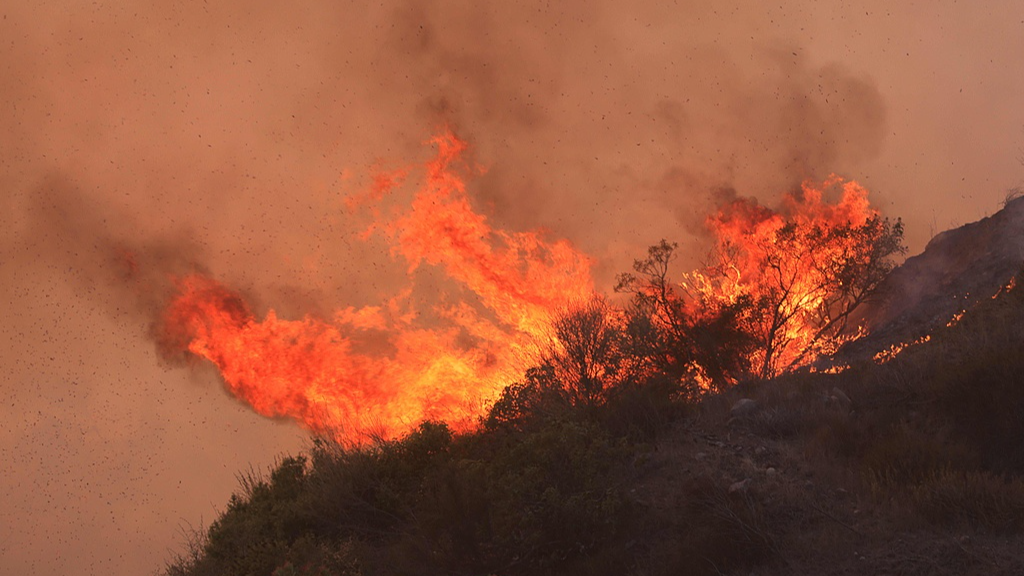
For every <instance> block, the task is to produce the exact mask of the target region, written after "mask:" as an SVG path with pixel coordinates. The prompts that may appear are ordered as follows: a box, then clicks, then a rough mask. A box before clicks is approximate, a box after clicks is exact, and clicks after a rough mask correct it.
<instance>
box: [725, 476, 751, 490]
mask: <svg viewBox="0 0 1024 576" xmlns="http://www.w3.org/2000/svg"><path fill="white" fill-rule="evenodd" d="M750 482H751V479H750V478H746V479H744V480H740V481H739V482H734V483H733V484H732V486H729V494H735V493H736V492H746V491H747V486H749V485H750Z"/></svg>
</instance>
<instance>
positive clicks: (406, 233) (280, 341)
mask: <svg viewBox="0 0 1024 576" xmlns="http://www.w3.org/2000/svg"><path fill="white" fill-rule="evenodd" d="M431 143H432V144H434V145H435V146H436V147H437V149H438V154H437V157H436V158H435V159H434V160H432V161H431V162H429V163H427V165H426V166H425V169H424V170H423V177H422V184H421V185H420V186H419V188H418V190H417V191H416V193H415V196H414V198H413V200H412V202H411V205H410V206H409V207H408V209H407V210H406V211H405V212H404V213H399V214H397V215H396V216H394V217H393V218H390V219H384V218H380V217H379V215H378V219H377V221H376V222H375V223H374V225H373V226H372V227H371V228H370V230H368V232H367V234H368V235H369V234H382V235H383V236H384V237H385V238H387V239H388V240H389V241H390V242H391V243H392V253H393V256H396V257H400V258H402V259H404V261H405V262H406V263H407V264H408V268H407V270H408V274H409V279H410V283H413V282H414V281H415V276H416V272H417V269H419V268H420V267H421V266H424V265H430V266H434V267H437V268H439V269H441V270H443V271H444V272H445V274H446V275H447V277H448V278H449V279H450V280H452V281H454V282H455V283H457V284H458V285H461V286H462V287H464V288H465V289H468V293H469V294H470V297H469V298H467V299H465V300H462V301H458V302H456V303H455V304H441V303H440V302H442V301H443V299H442V298H441V297H440V296H439V303H437V304H435V305H434V306H431V307H430V309H429V310H418V309H416V308H414V307H413V306H412V304H411V302H410V300H411V299H410V298H408V292H400V293H399V294H398V295H396V296H394V297H391V298H389V299H387V300H386V301H385V302H384V303H383V304H382V305H381V306H374V307H365V308H358V309H357V308H352V307H349V308H344V309H341V310H339V311H338V312H336V313H335V314H334V317H333V318H314V317H310V316H307V317H305V318H302V319H299V320H287V319H282V318H279V317H278V316H277V314H276V313H275V312H274V311H273V310H271V311H269V312H267V314H266V315H265V317H263V318H262V319H260V318H257V317H256V316H255V315H254V314H253V312H252V311H251V310H250V308H249V306H248V304H247V303H246V302H245V301H244V299H243V298H242V297H241V295H240V294H239V293H238V292H236V291H233V290H231V289H229V288H227V287H226V286H223V285H222V284H220V283H218V282H217V281H216V280H213V279H211V278H208V277H206V276H203V275H199V274H192V275H188V276H184V277H180V278H177V279H176V280H175V284H176V287H177V291H176V294H175V295H174V297H173V298H172V300H171V301H170V303H169V304H168V306H167V307H166V309H165V310H164V313H163V315H162V318H161V322H160V330H159V335H158V338H159V339H160V341H161V344H162V349H164V350H169V351H172V352H173V351H185V350H187V351H188V352H189V353H191V354H192V355H195V356H198V357H200V358H205V359H206V360H209V361H210V362H212V363H213V364H215V365H216V366H217V368H218V369H219V370H220V372H221V375H222V377H223V379H224V382H225V384H226V386H227V388H228V389H229V391H230V392H231V393H232V394H234V395H235V396H236V397H237V398H239V399H241V400H243V401H245V402H247V403H248V404H250V405H251V406H252V407H253V409H254V410H256V411H257V412H258V413H260V414H263V415H265V416H275V417H278V416H284V417H289V418H294V419H295V420H297V421H298V422H300V423H301V424H302V425H304V426H306V427H307V428H310V429H314V430H318V431H321V432H328V433H334V434H336V435H338V436H344V437H346V438H348V439H353V438H355V437H357V436H358V435H359V434H361V433H367V432H369V433H372V434H374V435H380V436H383V437H393V436H396V435H399V434H401V433H403V432H405V431H407V430H408V429H410V428H411V427H413V426H415V425H417V424H418V423H419V422H420V421H422V420H423V419H427V418H431V419H442V420H444V421H446V422H448V423H449V424H451V425H452V426H453V427H454V428H455V429H457V430H464V429H468V428H471V427H472V426H473V425H474V424H475V422H476V420H477V417H478V416H480V415H481V414H482V413H483V410H484V409H485V407H486V406H487V405H488V403H489V402H490V401H491V400H493V398H494V397H495V396H496V395H497V394H498V393H499V392H500V390H501V389H502V387H503V386H505V385H506V384H508V383H509V382H510V381H512V379H514V378H516V377H518V376H519V375H520V374H521V373H522V371H523V370H524V369H525V368H526V367H527V366H528V365H529V364H530V363H531V361H532V360H533V359H534V358H535V357H536V355H537V353H538V352H539V342H540V341H542V339H549V338H550V326H551V322H552V320H553V314H555V313H556V312H557V311H559V310H561V309H564V308H565V307H567V306H568V305H569V304H571V303H573V302H576V301H583V300H585V299H586V298H588V297H589V296H590V295H591V294H592V293H593V284H592V281H591V278H590V261H589V259H588V258H587V257H585V256H584V255H583V254H582V253H580V252H579V251H577V250H576V249H575V248H573V247H572V246H571V245H570V244H569V243H568V242H566V241H555V242H549V241H547V240H545V239H544V238H543V237H542V235H541V234H540V233H537V232H507V231H502V230H496V229H494V228H492V227H491V226H490V224H489V223H488V222H487V218H486V217H485V216H483V215H481V214H478V213H477V212H475V211H474V210H473V208H472V207H471V205H470V199H469V196H468V194H467V190H466V185H465V182H464V180H463V178H462V177H461V176H460V175H459V174H458V173H457V171H456V169H455V165H456V163H457V161H458V159H459V157H460V154H461V153H462V152H463V151H464V150H465V147H466V145H465V143H463V142H462V141H461V140H459V139H458V138H456V137H455V136H454V135H453V134H451V133H450V132H445V133H444V134H441V135H440V136H437V137H436V138H434V139H433V140H432V141H431ZM407 175H408V173H407V172H406V171H403V172H401V173H398V174H394V175H384V176H380V177H378V178H376V179H375V181H374V186H373V189H372V190H371V191H370V193H369V194H368V195H366V196H365V197H362V198H356V199H354V200H353V201H352V202H350V205H352V206H358V205H361V204H365V203H368V202H369V203H373V202H378V201H380V200H381V199H383V198H384V197H386V196H387V195H388V194H391V193H392V192H393V191H394V190H395V189H396V188H397V187H398V186H400V185H401V183H402V181H403V180H404V178H405V177H406V176H407ZM461 292H465V290H462V291H461ZM428 316H429V317H432V318H433V321H427V319H426V318H427V317H428ZM369 336H374V337H375V338H376V340H374V341H376V342H377V344H376V345H373V346H370V345H366V342H367V341H370V340H373V338H369ZM380 341H383V344H381V343H380Z"/></svg>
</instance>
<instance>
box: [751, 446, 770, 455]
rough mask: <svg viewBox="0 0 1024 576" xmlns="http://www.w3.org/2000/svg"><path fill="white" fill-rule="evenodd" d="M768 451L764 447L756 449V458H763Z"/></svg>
mask: <svg viewBox="0 0 1024 576" xmlns="http://www.w3.org/2000/svg"><path fill="white" fill-rule="evenodd" d="M767 451H768V449H767V448H765V447H764V446H758V447H757V448H754V456H763V455H764V453H765V452H767Z"/></svg>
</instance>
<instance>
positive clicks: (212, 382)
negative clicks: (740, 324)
mask: <svg viewBox="0 0 1024 576" xmlns="http://www.w3.org/2000/svg"><path fill="white" fill-rule="evenodd" d="M893 4H896V6H893ZM1022 54H1024V3H1021V2H1019V1H1018V0H998V1H990V2H984V3H970V2H955V1H944V0H943V1H932V2H901V3H893V2H883V1H881V0H870V1H867V2H856V3H853V2H840V1H838V0H825V1H816V2H810V1H807V2H783V3H781V4H778V3H774V4H772V5H771V6H768V5H766V3H763V2H757V1H753V0H750V1H739V0H723V1H716V2H685V1H684V2H669V1H664V2H653V1H650V2H648V1H645V2H608V1H604V2H555V3H548V2H533V1H529V2H516V3H511V2H509V3H497V2H492V3H482V2H468V1H464V2H451V1H433V2H426V1H405V2H385V3H383V5H381V4H374V5H373V6H364V5H355V4H354V3H343V2H328V1H326V0H316V1H302V0H300V1H298V2H290V3H281V2H269V1H264V0H257V1H250V2H217V1H214V0H211V1H210V2H202V3H200V2H184V1H182V2H170V1H161V0H154V1H151V2H132V1H125V2H117V3H104V2H93V1H89V2H85V1H65V2H45V1H43V2H33V3H23V4H15V3H8V5H7V6H3V7H0V110H2V113H0V295H2V298H0V312H2V318H3V321H2V323H0V341H2V344H3V346H2V348H0V366H2V368H3V369H2V371H0V374H2V376H0V415H2V419H0V462H2V464H0V466H2V472H3V473H2V474H0V494H2V495H3V496H4V497H3V499H2V502H0V519H2V522H0V573H2V574H8V573H10V574H45V575H51V574H52V575H58V574H59V575H68V576H78V575H91V574H97V575H98V574H104V575H108V574H147V573H152V572H154V571H155V570H157V569H158V568H159V567H160V566H161V565H162V563H163V562H164V561H165V560H166V559H167V558H168V557H169V551H170V550H176V549H180V545H181V543H182V541H183V537H182V535H181V532H182V529H183V527H187V526H189V525H191V526H196V527H199V526H202V525H204V524H205V523H208V522H209V521H210V520H212V519H213V518H214V517H215V514H216V511H217V510H220V509H223V507H224V505H225V503H226V501H227V498H228V496H229V495H230V493H231V491H232V490H233V489H234V488H235V486H236V481H235V475H236V473H238V472H239V471H241V470H245V469H248V468H249V467H250V466H252V467H254V468H256V469H262V468H264V467H265V466H267V465H269V464H270V463H272V462H273V461H274V459H275V457H277V456H278V455H280V454H282V453H286V452H295V451H297V450H299V449H301V448H302V446H303V445H304V443H305V442H306V440H305V435H304V434H303V433H302V431H301V430H299V429H298V428H297V427H295V426H294V425H292V424H288V423H281V422H274V421H270V420H267V419H264V418H261V417H259V416H256V415H255V414H253V413H252V412H251V411H249V410H248V409H246V408H245V407H244V406H242V405H240V404H239V403H238V402H236V401H234V400H232V399H231V398H229V397H228V396H227V395H226V394H225V393H224V392H222V391H221V388H220V384H219V382H218V380H217V377H216V374H215V373H214V371H213V370H212V369H208V368H204V367H202V366H197V367H196V368H194V369H191V370H190V369H184V368H181V367H174V366H167V365H165V364H163V363H161V361H160V360H159V359H158V355H157V353H156V351H155V349H154V346H153V344H152V341H151V339H150V338H149V333H148V331H149V328H150V326H149V322H150V318H151V316H150V314H151V312H152V309H151V308H152V306H153V305H154V302H155V298H147V297H145V296H143V297H139V296H138V295H137V294H130V293H129V292H128V291H126V290H125V288H124V286H120V285H119V284H118V282H117V270H116V267H114V266H113V265H112V264H111V262H112V260H111V259H112V255H111V250H112V248H113V247H115V246H117V245H119V244H124V243H128V244H132V245H134V246H141V247H143V249H144V253H145V254H147V255H148V256H150V257H152V258H154V259H157V260H159V261H161V262H166V263H167V267H168V269H169V270H172V269H174V268H175V267H178V266H180V265H182V263H183V262H199V263H201V264H202V265H204V266H205V267H206V268H207V269H208V270H209V271H210V272H211V273H212V274H213V275H214V276H216V277H218V278H221V279H224V280H225V281H228V282H230V283H231V284H232V285H235V286H240V287H242V288H243V289H244V290H246V291H247V292H248V293H251V294H253V295H255V297H256V301H257V302H258V303H259V305H260V306H264V307H265V306H273V307H275V308H276V309H278V311H279V312H280V313H281V315H282V316H285V315H292V316H295V315H301V314H303V313H304V312H307V311H310V310H313V311H317V310H319V309H320V308H322V307H329V306H337V305H361V304H366V303H370V302H373V301H374V298H375V297H377V296H378V295H379V293H380V292H381V291H382V290H383V289H384V288H386V287H387V285H388V284H389V282H390V279H391V278H394V277H395V276H394V275H395V274H396V273H397V271H396V270H397V269H396V263H395V262H394V261H393V260H392V259H391V257H390V256H389V255H388V253H387V250H386V248H385V247H384V246H382V245H381V244H380V243H379V242H363V241H360V240H358V239H357V238H356V236H355V233H356V232H357V231H359V230H360V229H361V227H360V226H357V223H356V222H354V221H353V220H352V218H351V217H350V216H347V215H346V212H345V211H344V210H343V201H342V198H343V197H344V194H346V193H348V192H351V191H353V190H355V189H358V188H359V187H360V185H361V184H362V183H363V182H364V181H365V178H366V176H367V175H368V174H369V173H370V169H371V167H372V166H374V165H383V166H398V165H403V164H406V163H408V162H411V161H421V160H423V159H425V158H428V157H429V156H430V154H431V150H429V149H428V148H426V147H424V146H423V142H424V141H425V140H426V139H427V138H428V137H429V136H430V135H431V132H432V131H433V130H434V129H435V128H436V127H437V126H438V125H439V124H440V123H442V122H448V123H449V124H450V125H451V126H452V127H453V128H454V129H455V131H456V132H457V133H458V134H459V135H460V136H461V137H463V138H465V139H467V140H468V141H469V143H470V146H471V147H472V150H473V160H474V161H475V162H477V163H479V164H480V165H482V166H486V167H487V172H486V174H484V175H482V176H481V177H480V178H479V179H477V180H476V181H475V182H474V183H472V184H471V187H472V189H473V194H474V196H475V198H476V199H477V200H478V207H479V208H480V210H481V211H483V212H484V213H486V214H488V215H489V216H490V217H491V218H492V219H493V220H494V221H495V222H496V223H498V224H499V225H501V226H505V227H509V228H513V229H519V230H521V229H533V228H538V227H543V228H546V229H548V230H549V231H550V233H551V235H552V236H553V237H565V238H568V239H570V240H572V241H573V242H574V243H576V244H577V245H578V246H579V247H581V248H582V249H583V250H584V251H586V252H587V253H589V254H591V255H592V256H593V257H594V258H595V262H596V277H597V279H598V281H599V283H601V285H602V286H605V287H607V286H608V284H609V283H610V280H611V278H612V277H613V276H614V274H615V273H616V272H619V271H623V270H625V269H626V268H628V266H629V263H630V262H631V261H632V259H633V258H634V257H637V256H639V255H641V254H642V252H643V251H644V249H645V247H646V246H648V245H649V244H653V243H655V242H657V241H658V240H659V239H661V238H663V237H664V238H668V239H671V240H676V241H679V242H680V243H681V244H682V245H683V247H684V249H685V252H686V254H687V257H686V260H687V261H688V262H690V263H695V262H697V261H698V260H699V259H700V256H701V255H702V253H701V250H702V246H703V245H702V241H703V237H702V228H701V222H702V218H703V216H704V215H706V214H707V213H708V210H710V209H711V208H712V207H713V206H714V205H715V202H716V201H718V200H719V199H721V198H722V197H724V196H726V195H728V194H734V193H737V194H740V195H745V196H756V197H758V198H759V199H761V200H762V201H763V202H766V203H769V204H770V203H771V202H772V201H773V200H774V199H776V198H778V197H779V195H780V194H781V193H782V192H784V191H786V190H789V189H791V188H792V187H793V186H794V185H796V184H797V183H799V182H800V181H801V180H803V179H804V178H808V177H809V178H818V179H821V178H824V177H826V176H827V175H828V174H830V173H833V172H834V173H838V174H840V175H842V176H845V177H848V178H852V179H856V180H859V181H860V182H861V183H863V184H865V185H866V186H867V187H868V188H869V189H870V190H871V191H872V196H871V198H872V200H873V201H874V202H875V203H876V205H877V206H879V207H880V208H881V209H882V210H883V211H884V213H885V214H887V215H889V216H893V217H896V216H899V217H902V218H903V219H904V221H905V222H906V225H907V239H908V243H909V244H910V248H911V252H912V253H913V252H917V251H920V250H921V249H922V248H923V246H924V244H925V242H927V240H928V238H930V236H931V235H932V234H934V233H935V232H938V231H941V230H943V229H946V228H949V227H952V226H956V225H959V224H964V223H967V222H970V221H973V220H977V219H978V218H980V217H983V216H985V215H988V214H991V213H992V212H994V211H996V210H997V209H998V208H999V206H1000V202H1001V201H1002V200H1003V198H1004V197H1005V195H1006V193H1007V191H1008V190H1009V189H1010V188H1013V187H1015V186H1019V185H1021V184H1022V183H1024V165H1022V162H1024V160H1022V158H1024V106H1022V105H1021V95H1022V94H1024V64H1022V62H1021V55H1022Z"/></svg>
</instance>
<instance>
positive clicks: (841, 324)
mask: <svg viewBox="0 0 1024 576" xmlns="http://www.w3.org/2000/svg"><path fill="white" fill-rule="evenodd" d="M839 182H840V181H839V180H838V179H833V180H830V181H827V182H826V183H825V184H826V186H824V187H823V188H827V187H830V186H834V185H837V184H838V183H839ZM822 196H823V191H822V190H821V189H819V188H817V187H815V186H813V185H812V184H810V183H805V184H804V186H803V188H802V190H801V192H800V194H793V195H789V196H787V197H786V199H785V201H784V204H783V208H782V209H781V210H780V211H778V212H776V211H773V210H769V209H767V208H765V207H762V206H760V205H758V204H757V203H756V202H755V201H753V200H749V199H741V200H737V201H735V202H733V203H731V204H729V205H727V206H725V207H723V208H722V209H720V210H719V212H718V213H717V214H716V215H715V216H713V217H712V218H710V219H709V220H708V225H709V227H710V228H711V230H712V232H713V233H714V234H715V238H716V243H715V246H714V249H713V250H712V252H711V255H710V262H709V264H708V265H707V266H706V267H705V268H704V269H702V270H699V271H696V272H692V273H689V274H686V275H684V276H683V280H682V282H680V283H674V282H672V281H670V280H669V273H668V272H669V265H670V263H671V261H672V260H673V259H674V250H675V249H676V247H677V246H676V245H675V244H669V243H668V242H666V241H664V240H662V242H661V243H660V244H658V245H656V246H652V247H651V248H650V249H649V250H648V256H647V258H646V259H643V260H637V261H636V262H635V263H634V266H633V269H634V273H630V274H622V275H620V277H619V284H618V287H617V290H618V291H620V292H627V293H630V294H632V295H633V303H634V306H635V308H636V309H637V311H638V312H639V313H640V314H641V315H642V316H643V317H645V318H647V319H648V320H649V322H650V325H651V326H652V327H653V332H654V334H655V337H654V340H655V344H654V345H653V346H652V347H653V348H654V349H656V350H658V351H659V353H658V354H655V357H658V358H660V360H661V362H660V363H661V365H662V369H664V370H666V371H667V372H669V373H673V374H679V375H680V376H682V375H683V374H685V373H687V372H689V373H691V374H694V375H696V376H697V378H698V380H703V381H704V382H705V383H709V384H711V385H712V386H713V387H721V386H722V385H723V384H728V383H732V382H735V381H736V380H737V379H739V378H742V377H743V376H744V374H746V373H748V372H749V373H752V374H753V375H755V376H757V377H759V378H772V377H774V376H777V375H779V374H780V373H782V372H786V371H789V370H792V369H794V368H797V367H799V366H803V365H806V364H808V363H809V362H811V361H812V360H814V358H816V357H817V356H818V355H821V354H830V353H832V352H834V351H835V350H836V349H837V347H838V345H839V344H840V343H841V342H842V340H843V338H845V337H848V336H847V334H848V322H849V319H850V316H851V314H852V312H853V311H854V310H855V309H856V308H857V307H858V306H860V305H861V304H863V303H864V302H865V301H867V300H868V299H869V298H870V297H871V296H872V295H873V294H874V293H875V291H876V289H877V287H878V284H879V283H880V282H881V281H882V279H883V278H885V276H886V274H887V273H888V272H889V271H890V270H891V269H892V267H893V265H894V264H893V258H894V257H895V256H896V255H898V254H902V253H903V252H904V251H905V248H904V246H903V244H902V239H903V224H902V223H901V222H900V221H899V220H897V221H896V222H890V221H889V220H888V219H884V218H882V217H881V216H880V215H879V214H878V212H877V211H876V210H874V209H872V208H871V207H870V205H869V204H868V201H867V191H866V190H864V189H863V188H861V187H860V186H859V185H857V184H856V183H854V182H847V183H845V184H844V185H843V186H842V197H841V199H840V201H839V202H838V203H837V204H835V205H831V204H828V203H827V202H824V201H823V200H822Z"/></svg>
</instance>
